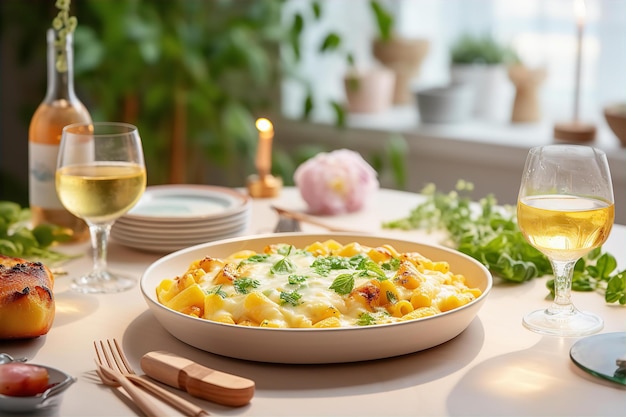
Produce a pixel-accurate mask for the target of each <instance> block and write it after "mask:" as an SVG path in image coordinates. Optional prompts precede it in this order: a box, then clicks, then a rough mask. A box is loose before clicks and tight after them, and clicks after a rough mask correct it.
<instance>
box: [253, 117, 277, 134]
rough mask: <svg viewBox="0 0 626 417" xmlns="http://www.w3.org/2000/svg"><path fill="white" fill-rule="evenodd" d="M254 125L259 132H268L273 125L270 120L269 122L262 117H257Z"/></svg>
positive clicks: (272, 128)
mask: <svg viewBox="0 0 626 417" xmlns="http://www.w3.org/2000/svg"><path fill="white" fill-rule="evenodd" d="M255 126H256V128H257V129H258V130H259V132H270V131H272V130H274V126H273V125H272V122H270V121H269V120H267V119H266V118H264V117H262V118H260V119H257V120H256V123H255Z"/></svg>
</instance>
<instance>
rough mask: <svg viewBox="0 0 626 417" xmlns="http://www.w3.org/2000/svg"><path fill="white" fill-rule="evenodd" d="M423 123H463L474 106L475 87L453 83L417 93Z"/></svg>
mask: <svg viewBox="0 0 626 417" xmlns="http://www.w3.org/2000/svg"><path fill="white" fill-rule="evenodd" d="M416 98H417V108H418V111H419V114H420V120H421V121H422V123H462V122H465V121H467V120H468V119H469V118H470V116H471V114H472V110H473V106H474V89H473V88H472V87H471V86H470V85H468V84H451V85H447V86H442V87H433V88H427V89H424V90H420V91H418V92H417V93H416Z"/></svg>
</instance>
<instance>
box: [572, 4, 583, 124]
mask: <svg viewBox="0 0 626 417" xmlns="http://www.w3.org/2000/svg"><path fill="white" fill-rule="evenodd" d="M574 12H575V14H576V28H577V39H576V81H575V85H574V88H575V90H574V122H578V116H579V111H580V72H581V65H582V49H583V32H584V29H585V1H584V0H575V3H574Z"/></svg>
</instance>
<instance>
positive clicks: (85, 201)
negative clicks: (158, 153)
mask: <svg viewBox="0 0 626 417" xmlns="http://www.w3.org/2000/svg"><path fill="white" fill-rule="evenodd" d="M56 189H57V194H58V195H59V199H60V200H61V203H62V204H63V206H64V207H65V208H66V209H67V210H68V211H69V212H70V213H72V214H74V215H75V216H77V217H80V218H82V219H83V220H85V222H86V223H87V225H88V226H89V231H90V234H91V243H92V246H93V262H94V265H93V270H92V271H91V272H90V273H89V274H87V275H85V276H82V277H80V278H77V279H75V280H74V281H73V283H72V287H71V288H72V289H73V290H76V291H79V292H84V293H110V292H119V291H124V290H126V289H129V288H131V287H132V286H133V285H135V282H136V281H135V279H133V278H131V277H124V276H120V275H116V274H113V273H111V272H110V271H109V270H108V269H107V243H108V238H109V233H110V230H111V226H112V225H113V223H114V222H115V220H116V219H117V218H119V217H120V216H122V215H123V214H124V213H126V212H127V211H128V210H130V209H131V208H132V207H133V206H134V205H135V204H136V203H137V202H138V201H139V199H140V197H141V195H142V194H143V192H144V190H145V189H146V169H145V164H144V157H143V149H142V145H141V138H140V136H139V132H138V130H137V128H136V127H135V126H133V125H131V124H128V123H117V122H102V123H78V124H72V125H69V126H66V127H65V128H64V129H63V134H62V136H61V145H60V148H59V157H58V162H57V171H56Z"/></svg>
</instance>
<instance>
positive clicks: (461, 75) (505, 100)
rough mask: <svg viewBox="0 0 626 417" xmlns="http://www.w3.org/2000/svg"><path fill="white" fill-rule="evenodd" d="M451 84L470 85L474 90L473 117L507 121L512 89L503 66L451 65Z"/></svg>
mask: <svg viewBox="0 0 626 417" xmlns="http://www.w3.org/2000/svg"><path fill="white" fill-rule="evenodd" d="M450 79H451V81H452V83H463V84H468V85H470V86H471V87H472V88H473V90H474V106H473V112H472V113H473V116H474V117H475V118H477V119H481V120H488V121H508V119H509V117H510V115H511V103H512V100H513V95H514V91H513V87H512V85H511V84H510V83H509V81H508V75H507V70H506V67H505V66H504V65H483V64H467V65H464V64H453V65H452V66H451V67H450Z"/></svg>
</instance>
